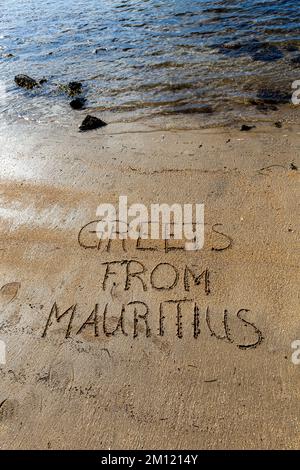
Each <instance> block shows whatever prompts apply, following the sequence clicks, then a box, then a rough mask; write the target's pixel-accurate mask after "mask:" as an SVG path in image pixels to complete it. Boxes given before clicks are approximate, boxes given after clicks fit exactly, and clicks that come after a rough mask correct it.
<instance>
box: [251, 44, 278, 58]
mask: <svg viewBox="0 0 300 470" xmlns="http://www.w3.org/2000/svg"><path fill="white" fill-rule="evenodd" d="M251 57H252V59H253V60H260V61H262V62H273V61H275V60H279V59H281V58H282V57H283V54H282V52H281V51H280V50H279V49H278V47H276V46H271V45H264V46H263V47H262V48H259V49H258V51H257V52H255V53H253V54H251Z"/></svg>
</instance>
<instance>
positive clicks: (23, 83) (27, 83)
mask: <svg viewBox="0 0 300 470" xmlns="http://www.w3.org/2000/svg"><path fill="white" fill-rule="evenodd" d="M15 82H16V84H17V85H18V86H20V87H22V88H27V89H28V90H32V88H35V87H37V86H39V84H38V82H37V81H36V80H34V79H33V78H31V77H29V76H28V75H22V74H21V75H16V76H15Z"/></svg>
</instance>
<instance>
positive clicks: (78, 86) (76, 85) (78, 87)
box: [67, 82, 82, 96]
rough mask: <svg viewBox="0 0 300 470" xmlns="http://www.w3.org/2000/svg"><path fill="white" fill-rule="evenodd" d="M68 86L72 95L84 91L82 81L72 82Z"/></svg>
mask: <svg viewBox="0 0 300 470" xmlns="http://www.w3.org/2000/svg"><path fill="white" fill-rule="evenodd" d="M67 88H68V93H69V95H70V96H75V95H80V93H82V83H80V82H70V83H68V87H67Z"/></svg>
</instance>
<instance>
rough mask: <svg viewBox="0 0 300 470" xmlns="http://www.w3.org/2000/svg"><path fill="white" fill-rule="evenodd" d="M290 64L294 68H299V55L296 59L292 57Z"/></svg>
mask: <svg viewBox="0 0 300 470" xmlns="http://www.w3.org/2000/svg"><path fill="white" fill-rule="evenodd" d="M291 63H292V64H293V65H296V66H300V55H297V56H296V57H293V58H292V59H291Z"/></svg>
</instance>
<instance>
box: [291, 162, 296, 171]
mask: <svg viewBox="0 0 300 470" xmlns="http://www.w3.org/2000/svg"><path fill="white" fill-rule="evenodd" d="M290 169H291V170H295V171H297V170H298V167H297V165H295V163H293V162H292V163H290Z"/></svg>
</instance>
